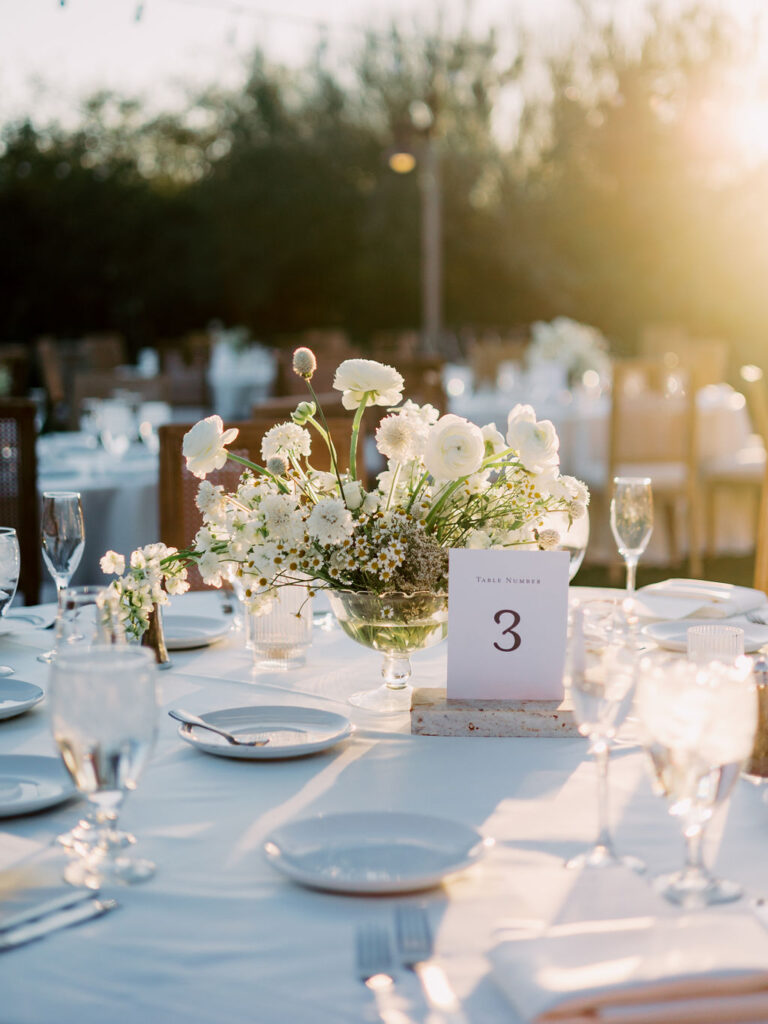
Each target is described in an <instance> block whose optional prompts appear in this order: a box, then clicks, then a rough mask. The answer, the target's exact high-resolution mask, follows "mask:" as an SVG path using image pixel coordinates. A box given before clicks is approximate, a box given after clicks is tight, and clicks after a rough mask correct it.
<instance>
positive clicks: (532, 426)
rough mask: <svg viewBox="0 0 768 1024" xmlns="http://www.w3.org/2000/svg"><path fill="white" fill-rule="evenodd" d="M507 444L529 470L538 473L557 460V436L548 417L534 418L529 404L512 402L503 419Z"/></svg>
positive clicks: (551, 467) (554, 463) (553, 466)
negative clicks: (544, 418) (505, 424)
mask: <svg viewBox="0 0 768 1024" xmlns="http://www.w3.org/2000/svg"><path fill="white" fill-rule="evenodd" d="M507 444H508V445H509V447H510V448H514V449H515V451H516V452H517V455H518V458H519V459H520V462H521V463H522V465H523V466H524V467H525V468H526V469H527V470H528V471H529V472H530V473H542V472H544V471H545V470H551V469H554V468H556V467H557V466H558V465H559V463H560V456H559V454H558V450H559V448H560V439H559V438H558V436H557V431H556V430H555V428H554V426H553V424H552V423H551V422H550V421H549V420H539V421H538V422H537V420H536V413H535V412H534V411H533V408H532V407H531V406H530V405H516V406H515V407H514V409H512V411H511V412H510V414H509V418H508V421H507Z"/></svg>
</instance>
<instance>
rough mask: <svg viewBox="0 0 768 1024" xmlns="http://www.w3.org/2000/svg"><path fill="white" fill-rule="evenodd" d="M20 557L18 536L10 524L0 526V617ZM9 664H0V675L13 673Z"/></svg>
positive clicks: (14, 582) (7, 605) (9, 599)
mask: <svg viewBox="0 0 768 1024" xmlns="http://www.w3.org/2000/svg"><path fill="white" fill-rule="evenodd" d="M20 570H21V558H20V555H19V538H18V537H17V536H16V531H15V530H14V529H13V528H12V527H10V526H3V527H0V618H4V617H5V613H6V612H7V611H8V609H9V608H10V606H11V602H12V601H13V598H14V595H15V593H16V587H17V586H18V583H19V572H20ZM13 673H14V669H12V668H11V666H10V665H0V676H10V675H13Z"/></svg>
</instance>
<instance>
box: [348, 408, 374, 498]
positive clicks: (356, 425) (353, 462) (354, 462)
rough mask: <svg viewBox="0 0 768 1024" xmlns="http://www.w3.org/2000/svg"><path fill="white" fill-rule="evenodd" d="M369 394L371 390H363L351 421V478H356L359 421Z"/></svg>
mask: <svg viewBox="0 0 768 1024" xmlns="http://www.w3.org/2000/svg"><path fill="white" fill-rule="evenodd" d="M371 394H372V392H371V391H366V392H365V394H364V395H363V400H362V402H361V403H360V405H358V407H357V412H356V413H355V418H354V420H353V421H352V439H351V441H350V443H349V476H350V478H351V479H352V480H357V437H358V434H359V433H360V423H361V422H362V419H363V413H364V412H365V407H366V406H367V405H368V398H369V397H370V395H371Z"/></svg>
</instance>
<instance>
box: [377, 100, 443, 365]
mask: <svg viewBox="0 0 768 1024" xmlns="http://www.w3.org/2000/svg"><path fill="white" fill-rule="evenodd" d="M408 115H409V123H408V129H409V132H408V134H409V136H410V137H411V139H413V142H414V144H413V145H411V144H409V143H406V144H404V145H401V146H398V147H396V148H395V149H394V150H393V151H392V153H391V154H390V157H389V166H390V168H391V169H392V170H393V171H395V173H396V174H408V173H410V172H411V171H412V170H413V169H414V168H415V167H417V166H418V181H419V196H420V206H421V330H422V336H423V343H424V349H425V351H426V352H428V353H434V352H439V350H440V340H441V337H442V331H443V225H442V190H441V183H440V160H439V156H438V152H437V147H436V146H435V139H434V135H435V132H434V128H435V115H434V113H433V111H432V108H431V107H430V106H429V105H428V104H427V103H424V102H423V101H422V100H414V101H413V102H412V103H411V104H410V105H409V107H408Z"/></svg>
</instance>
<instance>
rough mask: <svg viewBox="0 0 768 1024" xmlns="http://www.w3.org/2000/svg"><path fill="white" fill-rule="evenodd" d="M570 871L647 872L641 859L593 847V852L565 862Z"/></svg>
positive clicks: (581, 854) (640, 873) (605, 847)
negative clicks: (607, 869)
mask: <svg viewBox="0 0 768 1024" xmlns="http://www.w3.org/2000/svg"><path fill="white" fill-rule="evenodd" d="M565 866H566V867H567V868H568V870H569V871H580V870H581V869H582V868H629V870H630V871H634V872H635V874H637V875H642V874H643V872H644V871H645V864H644V863H643V862H642V861H641V860H640V858H639V857H632V856H621V857H620V856H619V855H618V854H617V853H616V851H615V850H612V849H611V848H610V847H609V846H602V845H598V846H593V847H592V849H591V850H587V851H586V852H585V853H580V854H579V855H578V856H577V857H571V859H570V860H567V861H566V862H565Z"/></svg>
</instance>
